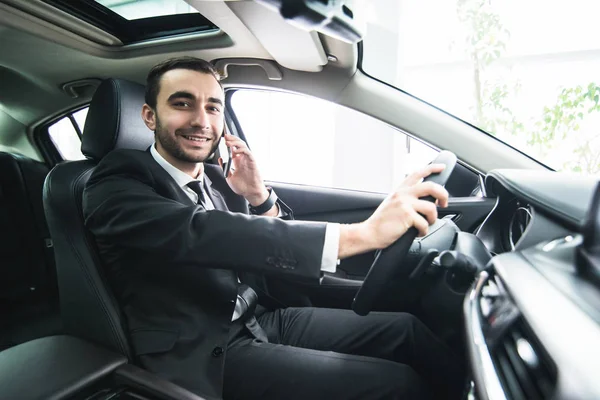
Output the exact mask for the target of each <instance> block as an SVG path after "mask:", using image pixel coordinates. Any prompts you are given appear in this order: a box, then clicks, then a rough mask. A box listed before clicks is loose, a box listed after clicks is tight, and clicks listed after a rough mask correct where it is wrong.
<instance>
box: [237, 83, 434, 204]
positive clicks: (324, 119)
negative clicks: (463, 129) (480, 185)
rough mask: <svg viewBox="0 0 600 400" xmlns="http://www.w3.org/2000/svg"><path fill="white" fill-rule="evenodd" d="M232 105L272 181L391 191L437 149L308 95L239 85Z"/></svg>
mask: <svg viewBox="0 0 600 400" xmlns="http://www.w3.org/2000/svg"><path fill="white" fill-rule="evenodd" d="M231 103H232V109H233V112H234V113H235V115H236V117H237V118H238V121H239V123H240V125H241V127H242V130H243V132H244V135H245V137H246V139H247V140H248V145H249V146H250V148H251V150H252V152H253V154H254V155H255V156H256V158H257V160H258V163H259V167H260V169H261V173H262V175H263V178H264V179H265V180H268V181H274V182H285V183H295V184H304V185H312V186H322V187H330V188H339V189H351V190H360V191H367V192H378V193H387V192H389V191H390V190H391V189H393V188H394V187H396V186H397V185H398V184H400V183H401V181H402V179H403V178H404V177H405V176H406V174H408V173H410V172H411V171H413V170H415V169H416V168H418V167H421V166H423V165H425V164H427V163H429V162H430V161H431V160H432V159H433V158H435V156H436V154H437V150H434V149H432V148H431V147H429V146H427V145H425V144H423V143H422V142H419V141H417V140H415V139H413V138H410V137H407V136H406V135H405V134H403V133H402V132H400V131H398V130H397V129H395V128H393V127H391V126H389V125H387V124H384V123H383V122H381V121H379V120H376V119H374V118H372V117H369V116H367V115H365V114H362V113H359V112H357V111H355V110H351V109H348V108H345V107H342V106H339V105H336V104H334V103H330V102H327V101H324V100H321V99H317V98H312V97H308V96H302V95H296V94H289V93H282V92H269V91H260V90H238V91H237V92H236V93H234V95H233V97H232V100H231Z"/></svg>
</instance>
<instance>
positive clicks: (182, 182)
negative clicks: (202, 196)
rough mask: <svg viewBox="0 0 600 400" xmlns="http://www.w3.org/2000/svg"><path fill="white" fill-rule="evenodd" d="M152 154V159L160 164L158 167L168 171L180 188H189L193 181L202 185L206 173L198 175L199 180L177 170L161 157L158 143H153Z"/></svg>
mask: <svg viewBox="0 0 600 400" xmlns="http://www.w3.org/2000/svg"><path fill="white" fill-rule="evenodd" d="M150 154H152V157H153V158H154V160H155V161H156V162H157V163H158V165H160V166H161V167H163V169H164V170H165V171H167V173H168V174H169V175H171V177H172V178H173V179H174V180H175V182H177V184H178V185H179V187H181V188H184V187H185V186H187V184H188V183H190V182H193V181H200V183H202V180H203V179H202V178H203V177H204V173H202V174H200V175H198V178H196V179H194V178H192V177H191V176H189V175H188V174H186V173H185V172H183V171H181V170H179V169H177V168H175V167H174V166H173V165H171V164H170V163H169V162H168V161H167V160H165V159H164V158H163V156H161V155H160V153H159V152H158V151H157V150H156V143H152V147H150Z"/></svg>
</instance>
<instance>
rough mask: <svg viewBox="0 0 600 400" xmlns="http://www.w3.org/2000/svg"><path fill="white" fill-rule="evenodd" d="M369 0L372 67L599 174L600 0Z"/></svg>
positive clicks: (557, 165) (562, 163) (566, 165)
mask: <svg viewBox="0 0 600 400" xmlns="http://www.w3.org/2000/svg"><path fill="white" fill-rule="evenodd" d="M367 4H368V8H369V10H368V11H369V12H368V13H367V14H368V16H369V22H368V26H367V32H368V34H367V35H366V37H365V40H364V42H363V57H362V66H361V68H362V69H363V70H364V71H365V72H366V73H367V74H370V75H372V76H374V77H376V78H377V79H380V80H382V81H385V82H387V83H389V84H391V85H394V86H396V87H398V88H400V89H402V90H404V91H406V92H408V93H410V94H412V95H414V96H416V97H418V98H420V99H423V100H424V101H427V102H430V103H431V104H433V105H435V106H436V107H439V108H442V109H443V110H445V111H447V112H449V113H451V114H453V115H455V116H457V117H459V118H461V119H463V120H464V121H467V122H469V123H471V124H473V125H475V126H477V127H478V128H480V129H482V130H483V131H486V132H488V133H489V134H491V135H494V136H495V137H496V138H498V139H500V140H502V141H504V142H506V143H508V144H509V145H511V146H513V147H515V148H517V149H519V150H521V151H523V152H525V153H526V154H528V155H530V156H531V157H533V158H535V159H537V160H539V161H541V162H543V163H545V164H546V165H548V166H549V167H551V168H553V169H556V170H564V171H573V172H579V173H587V174H597V173H600V161H599V160H600V135H599V134H598V132H599V129H598V128H599V127H600V78H599V75H598V70H599V68H600V36H599V35H598V34H597V33H596V29H597V28H596V25H597V23H596V22H597V11H596V10H597V9H596V7H597V2H595V1H589V0H573V1H569V2H566V1H544V0H529V1H522V0H504V1H489V0H423V1H410V0H373V1H369V2H368V3H367Z"/></svg>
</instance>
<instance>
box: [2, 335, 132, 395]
mask: <svg viewBox="0 0 600 400" xmlns="http://www.w3.org/2000/svg"><path fill="white" fill-rule="evenodd" d="M126 362H127V360H126V359H125V357H123V356H122V355H120V354H116V353H113V352H110V351H107V350H105V349H101V348H99V347H98V346H95V345H92V344H90V343H86V342H84V341H83V340H81V339H78V338H74V337H70V336H50V337H45V338H41V339H36V340H32V341H30V342H27V343H23V344H21V345H19V346H15V347H12V348H10V349H8V350H5V351H3V352H1V353H0V388H1V389H0V394H1V395H2V398H3V399H67V398H87V397H88V396H87V395H84V394H83V393H81V392H82V391H85V390H86V389H87V390H89V388H90V387H92V386H93V385H94V384H96V383H98V382H101V381H102V380H104V379H106V377H107V376H109V375H110V374H111V373H112V372H113V371H114V370H115V369H117V368H118V367H119V366H121V365H123V364H125V363H126ZM88 395H89V393H88Z"/></svg>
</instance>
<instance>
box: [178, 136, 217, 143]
mask: <svg viewBox="0 0 600 400" xmlns="http://www.w3.org/2000/svg"><path fill="white" fill-rule="evenodd" d="M182 137H184V138H185V139H187V140H191V141H192V142H200V143H203V142H208V141H209V140H210V139H208V138H203V137H196V136H187V135H182Z"/></svg>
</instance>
